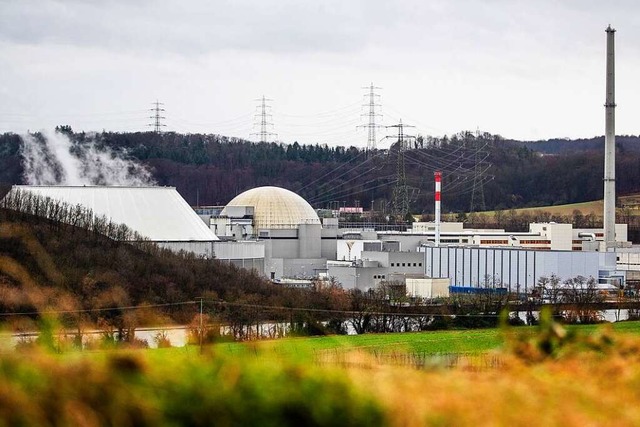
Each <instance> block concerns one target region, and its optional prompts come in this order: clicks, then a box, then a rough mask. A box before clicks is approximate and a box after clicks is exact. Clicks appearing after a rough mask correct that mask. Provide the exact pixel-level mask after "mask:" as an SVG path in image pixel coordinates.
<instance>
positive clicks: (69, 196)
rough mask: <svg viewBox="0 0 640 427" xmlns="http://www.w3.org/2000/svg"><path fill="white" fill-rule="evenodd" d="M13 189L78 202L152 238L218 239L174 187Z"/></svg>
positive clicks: (60, 186)
mask: <svg viewBox="0 0 640 427" xmlns="http://www.w3.org/2000/svg"><path fill="white" fill-rule="evenodd" d="M13 188H14V189H16V190H20V191H28V192H31V193H35V194H38V195H40V196H43V197H50V198H52V199H54V200H60V201H63V202H65V203H68V204H70V205H72V206H75V205H81V206H84V207H85V208H89V209H91V210H92V211H93V213H94V214H96V215H99V216H102V215H104V216H106V217H107V218H109V219H110V220H111V221H113V222H114V223H116V224H126V225H127V226H128V227H129V228H131V229H132V230H134V231H137V232H138V233H139V234H140V235H142V236H144V237H146V238H148V239H149V240H152V241H166V242H176V241H178V242H179V241H197V242H202V241H204V242H210V241H216V240H220V239H218V237H217V236H216V235H215V234H214V233H213V231H211V230H210V229H209V227H207V225H206V224H205V223H204V222H203V221H202V220H201V219H200V218H199V217H198V215H197V214H196V213H195V211H194V210H193V209H191V207H190V206H189V205H188V204H187V202H186V201H185V200H184V199H183V198H182V196H180V194H179V193H178V192H177V191H176V189H175V188H174V187H114V186H81V187H80V186H64V185H58V186H52V185H15V186H14V187H13Z"/></svg>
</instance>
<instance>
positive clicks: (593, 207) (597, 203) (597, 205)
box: [478, 194, 640, 217]
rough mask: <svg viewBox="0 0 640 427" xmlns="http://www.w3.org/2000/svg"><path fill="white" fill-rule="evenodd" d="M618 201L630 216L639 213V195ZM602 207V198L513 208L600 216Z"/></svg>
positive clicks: (520, 212) (487, 212) (532, 211)
mask: <svg viewBox="0 0 640 427" xmlns="http://www.w3.org/2000/svg"><path fill="white" fill-rule="evenodd" d="M618 202H619V203H620V205H623V206H628V207H629V208H630V209H631V211H630V212H629V213H630V214H631V215H632V216H638V215H640V195H638V194H632V195H627V196H619V197H618ZM603 209H604V200H603V199H600V200H592V201H590V202H581V203H571V204H567V205H556V206H538V207H533V208H520V209H514V211H515V212H516V213H518V214H522V213H525V212H528V213H534V212H536V211H544V212H549V213H550V214H552V215H567V216H570V215H573V211H575V210H579V211H580V212H582V214H583V215H588V214H590V213H594V214H595V215H597V216H601V215H602V212H603ZM617 210H618V212H622V209H620V208H618V209H617ZM495 212H496V211H483V212H478V213H479V214H484V215H487V216H491V217H492V216H493V215H495Z"/></svg>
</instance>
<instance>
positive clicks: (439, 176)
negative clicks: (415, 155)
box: [433, 171, 442, 246]
mask: <svg viewBox="0 0 640 427" xmlns="http://www.w3.org/2000/svg"><path fill="white" fill-rule="evenodd" d="M433 175H434V177H435V180H436V194H435V202H436V246H440V185H441V181H442V172H439V171H438V172H434V173H433Z"/></svg>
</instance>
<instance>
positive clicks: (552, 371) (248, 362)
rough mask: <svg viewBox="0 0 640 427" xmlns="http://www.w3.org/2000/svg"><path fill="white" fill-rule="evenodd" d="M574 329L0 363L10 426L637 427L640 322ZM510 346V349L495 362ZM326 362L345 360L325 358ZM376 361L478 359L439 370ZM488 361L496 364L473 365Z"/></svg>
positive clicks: (17, 355) (36, 354)
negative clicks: (433, 357) (422, 354)
mask: <svg viewBox="0 0 640 427" xmlns="http://www.w3.org/2000/svg"><path fill="white" fill-rule="evenodd" d="M549 319H550V317H549ZM603 327H604V328H610V329H613V330H614V331H615V332H614V333H609V332H606V333H600V332H601V331H602V328H603ZM568 329H572V330H576V332H578V331H579V332H580V333H579V334H571V333H569V332H567V331H566V330H565V329H564V327H561V326H559V325H557V324H554V323H553V322H551V321H550V320H549V321H546V323H544V324H543V326H541V327H539V328H538V327H518V328H504V329H484V330H464V331H437V332H421V333H405V334H367V335H361V336H348V337H347V336H339V337H338V336H331V337H319V338H289V339H281V340H277V341H263V342H251V343H220V344H216V345H213V346H207V347H206V348H204V350H203V351H202V353H201V352H200V349H198V348H197V347H194V346H187V347H180V348H169V349H159V350H129V351H123V350H115V351H114V350H104V351H85V352H68V353H62V354H60V353H59V352H56V351H53V352H51V350H49V352H47V350H46V349H44V348H42V349H40V348H31V349H29V351H23V352H12V353H6V354H0V385H1V387H0V426H4V425H24V426H58V425H84V426H96V427H97V426H104V425H136V426H137V425H140V426H178V425H193V426H200V425H201V426H208V425H225V426H231V425H247V426H286V425H291V426H299V425H310V426H340V425H349V426H370V425H376V426H385V425H389V426H407V427H409V426H416V427H417V426H443V425H456V426H457V425H460V426H477V425H510V426H520V425H521V426H528V425H551V426H582V425H616V426H618V425H621V426H627V425H628V426H633V425H639V423H640V409H639V408H640V388H639V387H638V384H640V322H624V323H617V324H608V325H588V326H572V327H569V328H568ZM503 335H509V339H508V340H507V342H510V343H511V345H510V346H509V345H507V346H506V347H505V349H503V350H502V351H496V352H495V353H493V350H494V349H498V348H500V346H501V345H502V343H503ZM578 335H579V336H578ZM522 338H524V340H523V339H522ZM342 350H345V352H344V353H341V351H342ZM349 350H355V351H353V352H351V351H349ZM325 351H328V352H332V351H333V352H335V353H334V356H335V355H338V356H339V357H328V358H326V357H317V356H319V355H320V356H321V355H322V354H323V352H325ZM367 352H372V353H374V355H376V352H382V353H385V354H386V353H390V352H391V353H394V352H408V353H416V352H425V353H433V354H435V353H451V352H471V353H474V352H475V353H476V354H477V355H471V356H463V357H462V358H461V359H455V360H456V361H457V363H452V364H448V363H446V362H447V360H448V358H447V357H443V358H441V360H442V361H444V363H442V362H441V363H439V364H434V363H430V362H429V360H428V359H425V358H424V357H423V358H422V359H420V358H415V357H405V358H403V357H397V358H394V357H392V358H384V357H377V355H376V357H371V356H370V355H368V354H367ZM343 354H344V355H345V357H340V356H341V355H343ZM305 355H306V356H311V357H313V359H309V358H305V357H304V356H305ZM482 360H485V361H488V362H492V361H497V363H486V364H484V365H478V364H474V363H473V362H474V361H482ZM416 361H418V362H420V361H421V362H425V361H426V363H422V364H420V363H413V362H416ZM310 362H311V363H310ZM314 362H315V363H314ZM415 368H419V369H415ZM434 368H435V369H434ZM442 368H446V369H442Z"/></svg>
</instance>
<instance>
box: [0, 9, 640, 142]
mask: <svg viewBox="0 0 640 427" xmlns="http://www.w3.org/2000/svg"><path fill="white" fill-rule="evenodd" d="M639 12H640V4H638V3H637V2H634V1H615V2H613V1H612V2H603V1H592V0H582V1H579V0H576V1H551V0H540V1H507V0H484V1H480V0H459V1H453V0H448V1H447V0H437V1H401V2H389V1H378V0H369V1H366V0H362V1H348V0H342V1H315V2H309V1H300V0H298V1H295V0H286V1H283V0H281V1H273V0H260V1H231V0H229V1H205V0H203V1H177V0H175V1H169V0H163V1H151V0H149V1H144V0H138V1H125V0H119V1H109V2H105V1H98V0H95V1H93V0H92V1H81V0H68V1H52V0H41V1H34V0H15V1H12V0H0V52H1V53H2V55H0V131H14V132H25V131H26V130H28V129H30V130H37V129H42V128H52V127H54V126H55V125H57V124H70V125H71V126H72V127H73V128H74V129H76V130H102V129H107V130H122V131H133V130H144V129H148V127H146V124H147V123H149V122H150V119H148V118H147V116H148V115H149V114H150V112H149V111H146V110H147V109H148V108H151V102H152V101H154V100H156V99H158V100H160V101H161V102H164V104H165V109H166V112H165V116H166V120H165V121H164V123H165V124H166V125H167V130H176V131H180V132H215V133H221V134H226V135H232V136H239V137H243V138H248V137H249V133H251V132H256V131H257V130H258V129H257V128H256V127H255V126H253V123H254V121H255V120H254V113H255V106H256V103H255V101H254V99H255V98H258V97H260V96H262V95H263V94H264V95H266V96H267V97H269V98H272V99H273V100H274V101H273V102H272V103H271V105H272V106H273V111H272V113H273V123H274V126H273V128H272V129H271V130H272V131H274V132H276V133H278V139H280V140H282V141H284V142H293V141H294V140H298V141H300V142H302V143H315V142H327V143H329V144H355V145H359V146H363V145H364V144H366V130H363V129H360V130H356V126H357V125H358V124H364V123H365V122H364V118H362V117H360V114H361V113H365V112H366V109H363V108H362V107H361V106H360V104H361V103H362V101H363V97H362V95H363V93H364V91H362V90H361V89H360V88H361V86H366V85H368V84H369V83H370V82H374V83H375V84H376V85H377V86H381V87H382V88H383V89H382V90H381V91H379V94H380V95H381V99H380V103H381V104H382V108H381V112H382V114H383V124H393V123H396V122H397V121H398V120H399V119H401V118H402V119H403V122H405V123H409V124H413V125H415V126H416V129H415V133H421V134H430V135H442V134H444V133H448V134H450V133H454V132H458V131H461V130H475V129H476V127H479V128H480V129H481V130H485V131H488V132H492V133H499V134H501V135H503V136H505V137H512V138H523V139H537V138H550V137H591V136H594V135H601V134H602V133H603V126H604V108H603V103H604V66H605V64H604V54H605V33H604V29H605V28H606V26H607V24H609V23H611V24H612V26H614V27H615V28H616V29H617V30H618V32H617V33H616V54H617V62H616V71H617V81H616V86H617V95H616V101H617V104H618V108H617V112H616V113H617V133H618V134H625V133H628V134H638V133H640V130H639V129H638V127H637V126H635V114H634V113H635V111H637V110H638V108H639V107H640V83H638V82H637V78H636V76H637V75H638V73H639V72H640V55H638V54H639V53H640V20H638V16H640V14H639ZM382 136H384V132H383V131H379V135H378V139H380V138H382ZM385 144H387V146H388V142H386V143H385V142H383V143H381V146H385Z"/></svg>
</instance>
